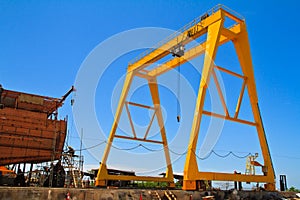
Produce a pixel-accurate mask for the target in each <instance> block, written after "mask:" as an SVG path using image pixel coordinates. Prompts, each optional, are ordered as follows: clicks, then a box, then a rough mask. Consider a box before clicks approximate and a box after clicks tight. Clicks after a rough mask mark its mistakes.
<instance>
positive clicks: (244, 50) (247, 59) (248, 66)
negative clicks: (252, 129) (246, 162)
mask: <svg viewBox="0 0 300 200" xmlns="http://www.w3.org/2000/svg"><path fill="white" fill-rule="evenodd" d="M233 44H234V47H235V49H236V53H237V56H238V59H239V61H240V65H241V68H242V71H243V74H244V75H245V76H246V77H247V86H248V87H247V88H248V94H249V99H250V103H251V108H252V113H253V118H254V121H255V123H256V130H257V134H258V139H259V142H260V147H261V151H262V155H263V159H264V167H263V173H264V175H265V176H266V179H267V183H266V185H265V188H266V189H267V190H275V183H274V179H275V172H274V168H273V164H272V160H271V154H270V150H269V146H268V142H267V139H266V135H265V131H264V127H263V123H262V119H261V115H260V110H259V106H258V97H257V93H256V85H255V79H254V72H253V66H252V59H251V53H250V45H249V39H248V35H247V30H246V26H245V24H242V26H241V33H240V34H239V35H238V36H237V38H236V39H235V40H233Z"/></svg>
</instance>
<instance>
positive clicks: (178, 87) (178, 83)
mask: <svg viewBox="0 0 300 200" xmlns="http://www.w3.org/2000/svg"><path fill="white" fill-rule="evenodd" d="M177 122H180V61H179V65H178V77H177Z"/></svg>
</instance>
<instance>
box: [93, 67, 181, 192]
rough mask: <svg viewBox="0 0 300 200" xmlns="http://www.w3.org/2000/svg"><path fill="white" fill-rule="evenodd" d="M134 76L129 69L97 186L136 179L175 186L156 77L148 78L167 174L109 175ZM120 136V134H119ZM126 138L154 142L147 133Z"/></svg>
mask: <svg viewBox="0 0 300 200" xmlns="http://www.w3.org/2000/svg"><path fill="white" fill-rule="evenodd" d="M133 78H134V71H131V70H128V72H127V75H126V79H125V83H124V86H123V90H122V93H121V96H120V100H119V104H118V108H117V111H116V116H115V119H114V122H113V126H112V129H111V132H110V135H109V138H108V142H107V145H106V149H105V152H104V155H103V158H102V162H101V164H100V168H99V171H98V175H97V180H96V186H106V185H107V181H108V180H136V181H157V182H167V183H168V185H169V187H175V184H174V180H173V179H174V177H173V169H172V164H171V158H170V154H169V149H168V142H167V137H166V131H165V127H164V121H163V116H162V111H161V106H160V99H159V93H158V85H157V81H156V78H155V77H154V78H151V79H148V86H149V89H150V93H151V97H152V101H153V105H154V110H155V115H156V118H157V120H158V125H159V128H160V133H161V139H162V141H159V143H160V144H162V145H163V147H164V154H165V158H166V168H167V169H166V176H165V177H145V176H122V175H117V176H116V175H109V174H108V170H107V165H106V162H107V158H108V155H109V152H110V149H111V146H112V143H113V140H114V138H115V137H116V130H117V127H118V123H119V120H120V116H121V114H122V110H123V107H124V104H125V102H126V97H127V95H128V92H129V89H130V85H131V82H132V80H133ZM119 138H120V136H119ZM121 138H124V139H131V140H138V141H141V140H142V141H145V142H152V141H151V140H147V138H146V135H145V137H144V138H137V136H136V135H134V137H132V138H128V137H121Z"/></svg>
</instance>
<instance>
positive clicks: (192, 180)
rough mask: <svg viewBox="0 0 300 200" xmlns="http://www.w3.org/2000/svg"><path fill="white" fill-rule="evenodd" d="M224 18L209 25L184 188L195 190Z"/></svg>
mask: <svg viewBox="0 0 300 200" xmlns="http://www.w3.org/2000/svg"><path fill="white" fill-rule="evenodd" d="M222 25H223V19H220V20H219V21H217V22H215V23H214V24H212V25H210V26H209V27H208V32H207V46H206V52H205V57H204V65H203V69H202V74H201V81H200V87H199V91H198V97H197V102H196V107H195V112H194V119H193V124H192V129H191V134H190V142H189V146H188V152H187V157H186V163H185V167H184V184H183V189H184V190H195V189H196V181H197V180H199V177H198V164H197V160H196V155H195V153H196V147H197V142H198V136H199V130H200V123H201V119H202V111H203V106H204V101H205V94H206V90H207V87H208V83H209V80H210V74H211V70H212V68H213V65H214V62H213V61H214V58H215V55H216V52H217V48H218V41H219V38H220V33H221V28H222Z"/></svg>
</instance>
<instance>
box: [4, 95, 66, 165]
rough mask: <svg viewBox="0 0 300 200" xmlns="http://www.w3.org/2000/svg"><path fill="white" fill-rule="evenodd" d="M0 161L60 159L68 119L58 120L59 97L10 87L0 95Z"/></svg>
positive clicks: (28, 161) (8, 162) (24, 161)
mask: <svg viewBox="0 0 300 200" xmlns="http://www.w3.org/2000/svg"><path fill="white" fill-rule="evenodd" d="M1 104H3V105H2V107H3V108H2V109H0V134H1V137H0V165H6V164H15V163H39V162H45V161H50V160H51V157H52V155H53V154H54V159H59V157H60V156H61V152H62V150H63V146H64V141H65V137H66V129H67V121H66V120H65V119H64V120H57V119H56V116H57V115H53V116H51V115H52V114H57V109H58V108H59V107H60V106H62V104H63V102H62V101H61V99H60V98H52V97H45V96H40V95H34V94H27V93H22V92H16V91H11V90H4V91H3V92H2V95H1Z"/></svg>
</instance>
